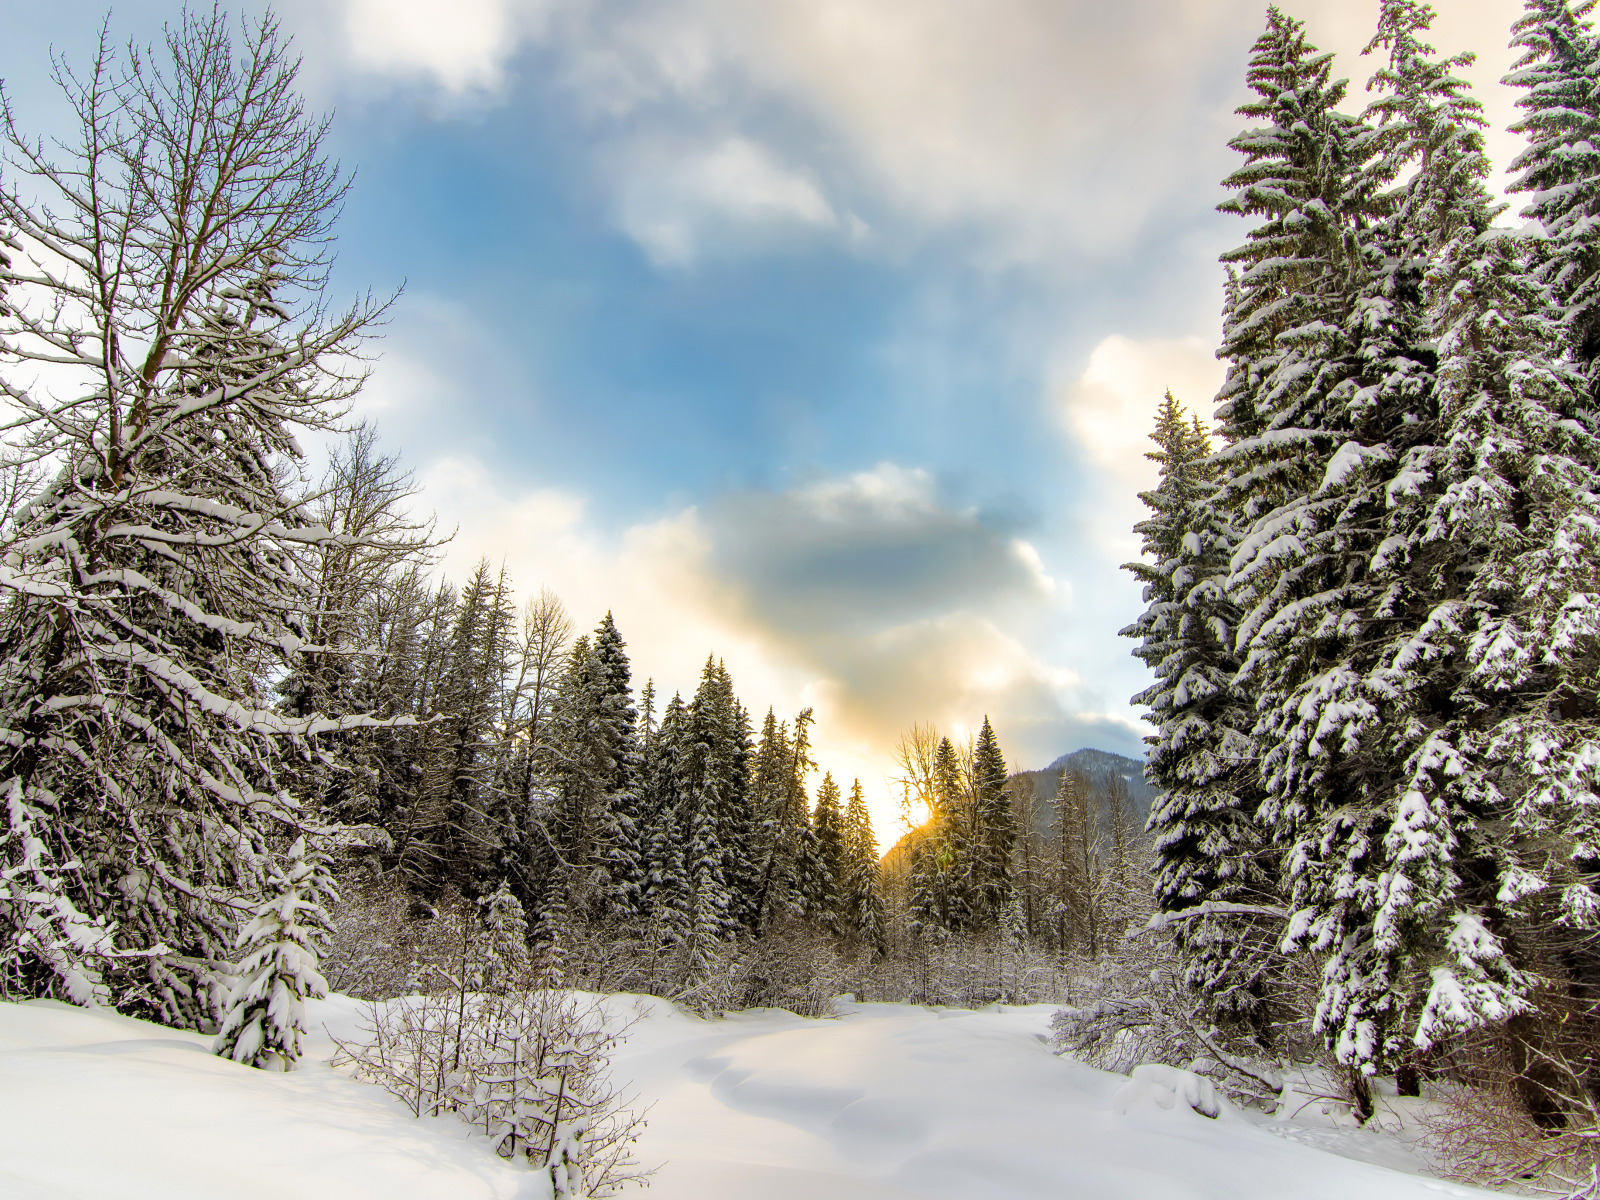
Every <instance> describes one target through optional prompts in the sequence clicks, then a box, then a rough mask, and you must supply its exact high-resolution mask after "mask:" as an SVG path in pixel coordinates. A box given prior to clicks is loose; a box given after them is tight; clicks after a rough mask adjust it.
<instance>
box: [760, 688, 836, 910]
mask: <svg viewBox="0 0 1600 1200" xmlns="http://www.w3.org/2000/svg"><path fill="white" fill-rule="evenodd" d="M812 720H813V717H812V713H811V710H810V709H809V708H807V709H804V710H802V711H801V712H800V714H799V715H798V716H796V717H795V719H794V734H793V736H792V737H791V736H789V734H788V733H787V727H786V726H785V725H784V724H782V723H779V724H778V725H776V726H773V725H771V724H770V722H769V724H768V726H767V727H766V728H767V729H771V730H772V731H773V733H772V737H771V738H770V739H769V738H767V737H765V736H764V737H763V739H762V745H761V747H760V748H759V749H758V751H757V754H756V772H757V774H756V783H757V786H758V787H759V788H760V789H761V791H760V793H759V795H760V798H761V800H762V802H763V803H764V804H767V805H770V806H771V807H770V808H769V809H767V811H766V814H765V815H766V826H767V833H766V837H767V843H768V846H769V849H768V852H767V854H766V862H765V867H766V870H765V872H764V874H763V877H762V881H761V889H760V893H759V910H758V911H759V913H760V916H759V922H758V924H757V926H756V931H757V932H758V933H759V932H762V931H764V930H766V929H768V928H769V927H770V926H771V925H772V924H774V923H775V922H778V921H781V920H783V919H786V918H794V917H801V916H804V915H806V913H807V912H809V911H810V909H811V904H812V900H813V898H814V896H815V894H816V890H817V882H818V877H819V874H820V871H821V861H822V860H821V856H820V853H819V851H818V848H817V839H816V833H815V831H814V830H813V829H812V827H811V817H810V805H809V803H808V802H807V800H806V776H807V775H808V774H809V773H810V772H811V771H813V770H815V769H816V767H815V764H813V763H812V761H811V754H810V749H811V740H810V737H809V735H808V733H807V729H808V728H809V727H810V725H811V722H812Z"/></svg>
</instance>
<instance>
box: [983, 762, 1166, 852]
mask: <svg viewBox="0 0 1600 1200" xmlns="http://www.w3.org/2000/svg"><path fill="white" fill-rule="evenodd" d="M1067 770H1076V771H1081V772H1082V773H1083V774H1085V775H1087V776H1088V777H1089V779H1090V780H1091V782H1092V781H1096V780H1100V779H1103V778H1105V777H1106V776H1107V775H1120V776H1121V777H1122V779H1123V781H1124V782H1125V783H1126V784H1127V785H1128V799H1129V800H1130V801H1132V806H1133V812H1134V816H1135V818H1136V820H1135V824H1136V825H1137V826H1138V827H1139V829H1141V830H1142V829H1144V823H1145V821H1146V820H1147V819H1149V816H1150V806H1151V804H1153V803H1154V802H1155V798H1156V797H1157V796H1158V795H1160V793H1159V792H1158V791H1157V790H1156V789H1155V788H1153V787H1151V786H1150V785H1149V784H1148V783H1146V782H1145V778H1144V763H1143V762H1141V761H1140V760H1139V759H1135V758H1128V757H1127V756H1126V755H1122V754H1112V753H1111V752H1110V751H1109V750H1096V749H1093V748H1092V747H1085V748H1084V749H1082V750H1074V751H1073V752H1072V753H1070V754H1063V755H1062V756H1061V757H1060V758H1058V759H1056V760H1055V762H1053V763H1051V764H1050V765H1049V766H1048V767H1045V768H1043V769H1042V770H1038V771H1020V772H1018V773H1017V775H1016V776H1014V778H1018V779H1025V780H1027V781H1029V782H1030V783H1031V784H1032V785H1033V794H1034V797H1035V800H1036V803H1035V804H1034V805H1033V814H1034V816H1033V828H1034V832H1036V833H1039V834H1049V833H1050V831H1051V829H1052V828H1053V827H1054V824H1055V815H1054V813H1053V812H1052V810H1051V808H1050V804H1049V801H1050V799H1051V797H1053V796H1054V795H1055V794H1056V788H1057V787H1059V786H1060V785H1061V773H1062V772H1063V771H1067ZM1100 815H1101V819H1102V821H1104V820H1105V819H1106V818H1107V816H1108V812H1107V810H1106V808H1105V807H1104V806H1102V808H1101V813H1100Z"/></svg>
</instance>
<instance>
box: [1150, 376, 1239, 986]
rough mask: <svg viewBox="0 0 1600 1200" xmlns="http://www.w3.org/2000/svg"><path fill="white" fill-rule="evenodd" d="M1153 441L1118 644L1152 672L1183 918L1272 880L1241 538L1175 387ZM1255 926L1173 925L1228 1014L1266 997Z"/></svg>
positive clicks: (1165, 882)
mask: <svg viewBox="0 0 1600 1200" xmlns="http://www.w3.org/2000/svg"><path fill="white" fill-rule="evenodd" d="M1151 438H1152V440H1153V441H1154V442H1155V443H1156V446H1157V449H1156V450H1154V451H1152V452H1150V453H1148V454H1147V455H1146V457H1148V458H1150V459H1151V460H1152V461H1154V462H1156V463H1157V464H1159V465H1160V468H1161V479H1160V483H1159V484H1158V486H1157V487H1156V488H1155V489H1153V490H1152V491H1148V492H1142V493H1140V499H1141V500H1143V501H1144V504H1145V506H1146V507H1147V508H1148V509H1150V516H1149V517H1147V518H1146V519H1145V520H1143V521H1141V522H1140V523H1139V524H1137V525H1136V526H1135V527H1134V531H1135V532H1136V533H1138V534H1139V535H1140V537H1141V538H1142V539H1143V543H1144V544H1143V549H1144V552H1145V555H1146V559H1145V561H1141V562H1135V563H1129V564H1127V565H1126V567H1125V568H1124V569H1125V570H1128V571H1131V572H1132V573H1133V574H1134V575H1135V577H1136V578H1138V579H1139V580H1140V581H1141V582H1143V584H1144V599H1145V603H1146V608H1145V611H1144V613H1143V614H1142V615H1141V616H1140V618H1139V619H1138V620H1137V621H1135V622H1134V623H1133V624H1132V625H1130V626H1128V627H1127V628H1126V629H1124V630H1122V636H1124V637H1133V638H1138V639H1140V644H1139V646H1138V648H1137V649H1135V650H1134V656H1135V657H1137V658H1139V659H1141V660H1142V661H1143V662H1144V663H1145V664H1146V665H1147V666H1148V667H1149V668H1150V669H1151V671H1152V673H1153V674H1154V675H1155V677H1156V679H1155V683H1154V684H1152V685H1151V686H1150V687H1149V688H1147V689H1146V690H1145V691H1143V692H1141V693H1139V694H1138V695H1137V696H1135V697H1134V698H1133V701H1134V703H1136V704H1144V705H1146V706H1148V708H1149V720H1150V721H1151V723H1152V724H1153V725H1155V726H1156V730H1157V732H1156V733H1155V734H1154V735H1152V736H1151V737H1149V738H1147V739H1146V741H1147V742H1148V744H1149V746H1150V750H1149V752H1148V757H1147V760H1146V763H1145V776H1146V778H1147V779H1148V780H1149V781H1150V783H1151V784H1153V785H1154V786H1155V787H1157V788H1159V789H1160V791H1161V795H1160V796H1159V797H1158V798H1157V799H1156V801H1155V803H1154V804H1153V805H1152V807H1151V811H1150V821H1149V828H1150V831H1151V832H1152V833H1154V834H1155V835H1156V881H1155V899H1156V903H1157V905H1158V906H1159V908H1160V909H1162V910H1163V911H1165V912H1178V911H1182V910H1184V909H1188V908H1192V907H1194V906H1195V905H1198V904H1201V903H1204V902H1207V901H1222V902H1228V903H1238V902H1241V901H1248V900H1251V899H1254V898H1255V892H1256V890H1257V889H1259V888H1260V887H1261V886H1262V883H1263V872H1262V870H1261V868H1260V864H1259V862H1258V861H1257V860H1258V858H1259V854H1260V850H1261V847H1260V842H1261V839H1260V837H1259V835H1258V833H1257V830H1256V827H1255V824H1254V819H1253V818H1254V816H1255V811H1254V810H1255V805H1256V802H1257V800H1258V798H1259V794H1258V790H1257V789H1256V788H1255V787H1254V784H1253V762H1252V759H1253V753H1252V746H1251V743H1250V740H1249V737H1248V731H1249V729H1250V727H1251V725H1252V724H1253V714H1252V713H1251V711H1250V707H1249V705H1248V703H1247V701H1246V699H1245V698H1244V697H1242V696H1241V695H1240V693H1239V691H1238V689H1237V688H1236V686H1235V682H1234V676H1235V674H1236V673H1237V671H1238V665H1239V664H1238V660H1237V658H1236V657H1235V655H1234V653H1233V632H1234V624H1235V621H1236V620H1237V612H1236V610H1235V609H1234V607H1233V605H1232V602H1231V600H1230V599H1229V597H1228V594H1227V591H1226V588H1225V586H1224V584H1225V580H1226V576H1227V570H1228V558H1229V552H1230V550H1231V548H1232V543H1233V536H1232V529H1231V528H1230V526H1229V524H1228V522H1227V520H1226V518H1225V517H1224V516H1223V514H1222V513H1221V512H1220V511H1219V510H1218V508H1217V506H1216V496H1217V491H1218V488H1217V485H1216V484H1215V482H1214V481H1213V478H1212V475H1213V467H1212V465H1211V464H1210V463H1209V462H1208V460H1207V455H1208V454H1209V451H1210V446H1209V440H1208V438H1207V437H1206V434H1205V432H1204V430H1203V429H1202V428H1201V427H1200V426H1199V424H1198V420H1197V419H1186V417H1185V414H1184V412H1183V409H1182V407H1181V406H1180V405H1179V404H1178V402H1177V400H1175V399H1174V398H1173V396H1172V393H1171V392H1168V393H1167V395H1166V398H1165V400H1164V401H1163V402H1162V405H1161V408H1160V410H1159V411H1158V413H1157V416H1156V427H1155V430H1154V432H1153V433H1152V434H1151ZM1247 923H1248V922H1247V919H1241V918H1239V917H1237V916H1215V917H1205V918H1200V919H1196V920H1188V921H1184V922H1182V923H1180V924H1179V925H1178V927H1177V928H1178V936H1179V940H1180V944H1181V945H1182V946H1183V947H1184V949H1185V950H1186V951H1187V952H1188V954H1187V957H1188V967H1189V982H1190V984H1191V986H1193V987H1195V988H1197V989H1200V990H1201V991H1203V992H1204V993H1205V994H1206V995H1207V996H1208V997H1209V998H1210V999H1211V1000H1212V1001H1213V1002H1214V1003H1216V1004H1217V1005H1218V1007H1219V1008H1222V1009H1224V1010H1228V1009H1232V1010H1235V1011H1237V1010H1239V1009H1241V1008H1250V1007H1252V1003H1251V993H1252V992H1253V991H1258V990H1259V986H1258V985H1259V978H1258V977H1259V971H1260V968H1261V966H1262V963H1261V961H1260V959H1259V957H1253V956H1248V955H1244V954H1242V953H1241V947H1240V942H1241V939H1243V938H1245V937H1247V936H1248V929H1247V928H1241V926H1242V925H1247Z"/></svg>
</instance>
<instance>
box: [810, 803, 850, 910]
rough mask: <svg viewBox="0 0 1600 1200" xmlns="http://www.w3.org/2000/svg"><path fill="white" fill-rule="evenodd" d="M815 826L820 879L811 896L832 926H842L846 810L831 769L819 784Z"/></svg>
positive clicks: (812, 826)
mask: <svg viewBox="0 0 1600 1200" xmlns="http://www.w3.org/2000/svg"><path fill="white" fill-rule="evenodd" d="M811 828H812V829H813V831H814V832H815V836H816V842H817V863H818V871H817V881H816V887H815V891H814V892H813V894H812V898H811V901H812V902H811V912H812V914H813V915H814V916H815V917H816V918H817V919H818V920H819V921H821V922H822V923H823V925H825V926H826V927H827V928H828V929H830V930H832V931H834V932H835V933H838V932H840V931H841V930H842V928H843V926H842V924H841V919H840V914H841V911H842V908H843V891H844V881H845V875H846V857H845V854H846V846H845V836H846V830H845V821H844V810H843V808H842V807H841V805H840V802H839V785H838V784H836V783H835V782H834V781H833V775H832V774H831V773H824V774H823V776H822V784H821V785H820V786H819V787H818V788H817V806H816V809H815V811H814V813H813V814H812V821H811Z"/></svg>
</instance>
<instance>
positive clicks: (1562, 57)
mask: <svg viewBox="0 0 1600 1200" xmlns="http://www.w3.org/2000/svg"><path fill="white" fill-rule="evenodd" d="M1593 11H1594V0H1580V3H1578V4H1575V5H1574V4H1572V3H1570V0H1527V8H1526V11H1525V12H1524V14H1523V16H1522V17H1521V18H1520V19H1519V20H1518V21H1517V22H1516V24H1515V25H1513V26H1512V35H1513V43H1512V44H1513V45H1517V46H1520V47H1521V48H1522V52H1523V53H1522V56H1521V57H1520V58H1519V59H1518V60H1517V62H1516V64H1515V66H1514V67H1513V68H1512V71H1511V74H1509V75H1507V76H1506V78H1505V81H1504V82H1506V83H1508V84H1511V85H1512V86H1515V87H1521V88H1526V89H1527V94H1526V95H1524V96H1523V97H1522V98H1521V99H1520V100H1519V101H1518V102H1517V103H1518V106H1519V107H1520V108H1521V109H1522V110H1523V116H1522V118H1521V119H1520V120H1519V121H1518V122H1517V123H1516V124H1514V125H1513V126H1512V127H1511V128H1512V131H1513V132H1518V133H1522V134H1524V135H1526V137H1527V139H1528V147H1527V149H1526V150H1524V151H1523V152H1522V153H1521V154H1519V155H1518V156H1517V157H1516V159H1514V160H1513V161H1512V163H1511V170H1512V171H1513V172H1519V173H1520V174H1518V176H1517V179H1516V181H1515V182H1514V183H1512V184H1511V187H1510V189H1509V190H1511V191H1514V192H1516V191H1520V192H1529V193H1531V194H1532V196H1531V200H1530V202H1529V204H1528V206H1527V207H1526V208H1524V209H1523V210H1522V215H1523V216H1524V217H1528V218H1532V219H1534V220H1537V221H1538V222H1539V223H1540V225H1541V226H1542V227H1543V230H1544V234H1545V240H1544V242H1543V244H1542V246H1540V247H1539V249H1540V250H1541V251H1542V253H1541V255H1540V257H1539V259H1538V261H1537V263H1536V265H1535V270H1534V277H1535V278H1536V279H1537V280H1538V281H1539V282H1541V283H1543V284H1545V285H1546V286H1547V287H1548V288H1549V289H1550V294H1551V298H1552V300H1553V301H1554V303H1555V304H1556V307H1557V310H1558V312H1559V320H1558V324H1559V326H1560V329H1561V335H1562V345H1563V348H1564V349H1565V351H1566V353H1567V356H1568V357H1569V358H1570V359H1571V360H1572V361H1573V362H1575V363H1576V364H1577V365H1578V367H1579V369H1580V370H1581V371H1582V372H1583V375H1584V378H1585V381H1586V385H1587V386H1586V389H1585V392H1586V394H1585V396H1584V397H1583V399H1584V401H1585V403H1583V404H1582V406H1581V408H1580V409H1579V410H1578V411H1577V412H1573V413H1565V414H1563V415H1567V416H1579V417H1580V419H1583V420H1585V421H1586V423H1587V424H1588V426H1589V429H1590V431H1591V432H1597V431H1600V430H1597V429H1596V415H1595V414H1596V408H1595V403H1596V400H1597V399H1600V365H1597V360H1600V249H1597V248H1596V243H1597V234H1600V45H1597V44H1596V41H1595V36H1594V30H1593V27H1592V26H1591V24H1590V22H1589V21H1588V19H1587V18H1588V17H1589V16H1590V14H1591V13H1592V12H1593Z"/></svg>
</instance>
